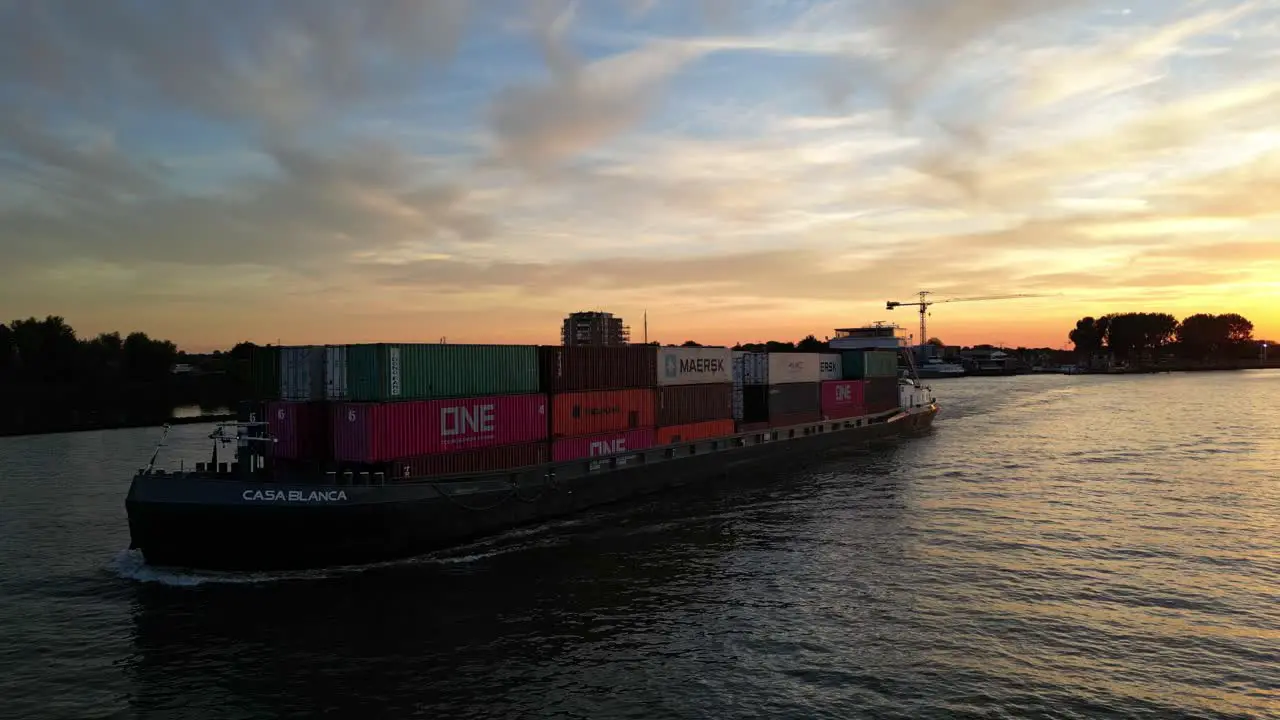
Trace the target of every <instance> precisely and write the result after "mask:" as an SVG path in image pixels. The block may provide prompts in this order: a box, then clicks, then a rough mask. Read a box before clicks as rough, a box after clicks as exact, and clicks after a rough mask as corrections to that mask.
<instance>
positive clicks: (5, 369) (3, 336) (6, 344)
mask: <svg viewBox="0 0 1280 720" xmlns="http://www.w3.org/2000/svg"><path fill="white" fill-rule="evenodd" d="M14 349H15V348H14V344H13V331H12V330H10V329H9V326H8V325H5V324H3V323H0V380H6V379H8V377H9V371H10V369H11V368H12V367H13V359H14Z"/></svg>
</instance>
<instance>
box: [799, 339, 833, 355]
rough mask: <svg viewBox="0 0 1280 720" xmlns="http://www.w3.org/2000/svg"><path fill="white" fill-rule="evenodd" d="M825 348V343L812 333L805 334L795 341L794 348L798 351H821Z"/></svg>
mask: <svg viewBox="0 0 1280 720" xmlns="http://www.w3.org/2000/svg"><path fill="white" fill-rule="evenodd" d="M826 349H827V344H826V343H824V342H822V341H821V340H819V339H818V338H816V337H814V336H813V335H806V336H804V338H803V339H802V340H801V341H800V342H798V343H796V350H798V351H800V352H822V351H823V350H826Z"/></svg>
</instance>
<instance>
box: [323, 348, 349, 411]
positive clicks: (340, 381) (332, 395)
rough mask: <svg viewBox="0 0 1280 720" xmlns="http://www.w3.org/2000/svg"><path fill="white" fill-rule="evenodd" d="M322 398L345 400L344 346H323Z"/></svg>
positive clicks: (345, 362) (345, 369) (345, 354)
mask: <svg viewBox="0 0 1280 720" xmlns="http://www.w3.org/2000/svg"><path fill="white" fill-rule="evenodd" d="M324 396H325V397H326V398H328V399H330V400H345V399H346V398H347V346H346V345H327V346H325V349H324Z"/></svg>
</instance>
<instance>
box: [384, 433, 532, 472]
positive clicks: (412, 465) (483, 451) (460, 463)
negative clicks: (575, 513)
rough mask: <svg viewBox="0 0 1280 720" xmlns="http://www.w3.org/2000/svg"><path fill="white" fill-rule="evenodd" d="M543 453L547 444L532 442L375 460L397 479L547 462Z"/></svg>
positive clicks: (508, 468) (509, 467) (526, 465)
mask: <svg viewBox="0 0 1280 720" xmlns="http://www.w3.org/2000/svg"><path fill="white" fill-rule="evenodd" d="M547 456H548V453H547V443H545V442H532V443H523V444H521V445H501V446H499V447H491V448H477V449H475V450H460V451H458V452H450V453H435V454H433V455H418V456H416V457H408V458H396V459H395V460H391V461H388V462H385V463H379V466H378V469H380V470H382V472H385V473H386V474H387V479H388V480H393V479H395V480H399V479H403V478H417V477H424V476H431V475H456V474H462V473H485V472H500V471H502V470H511V469H513V468H521V467H528V466H529V465H541V464H542V463H545V462H547Z"/></svg>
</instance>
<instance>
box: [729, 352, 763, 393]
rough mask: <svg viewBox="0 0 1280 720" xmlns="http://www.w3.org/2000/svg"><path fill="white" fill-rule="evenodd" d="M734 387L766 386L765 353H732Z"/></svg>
mask: <svg viewBox="0 0 1280 720" xmlns="http://www.w3.org/2000/svg"><path fill="white" fill-rule="evenodd" d="M733 384H734V385H768V384H769V356H768V354H767V353H756V352H746V351H743V350H734V351H733Z"/></svg>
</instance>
